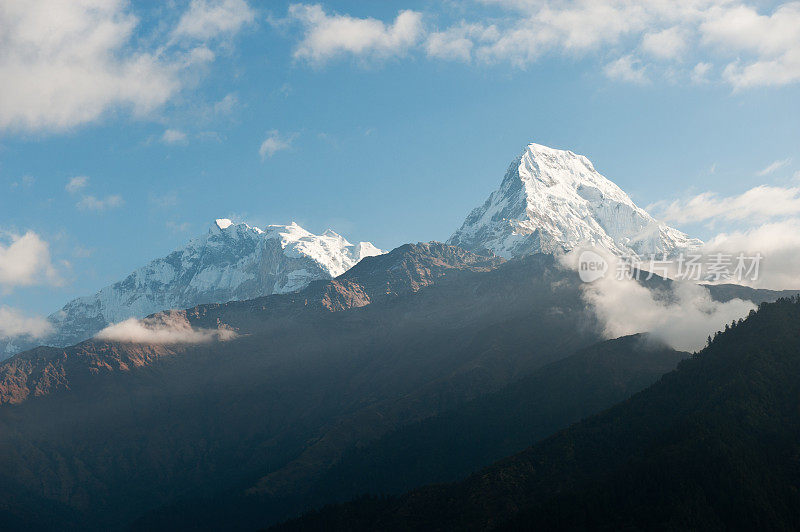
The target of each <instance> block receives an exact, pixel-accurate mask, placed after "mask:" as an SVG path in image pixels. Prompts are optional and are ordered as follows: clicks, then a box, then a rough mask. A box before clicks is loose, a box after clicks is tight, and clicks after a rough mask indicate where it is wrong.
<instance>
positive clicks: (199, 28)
mask: <svg viewBox="0 0 800 532" xmlns="http://www.w3.org/2000/svg"><path fill="white" fill-rule="evenodd" d="M48 4H49V5H48ZM543 6H544V4H542V3H541V2H537V1H534V0H530V1H527V0H507V1H505V0H484V1H477V0H476V1H467V2H448V1H442V2H391V3H390V2H324V3H321V4H294V5H293V6H292V4H290V3H286V2H280V1H270V2H249V3H247V2H244V1H243V0H223V1H212V0H208V1H198V0H194V1H193V2H177V1H176V2H170V3H165V4H160V3H159V4H150V3H137V2H130V3H127V2H122V1H120V2H103V3H99V4H97V5H92V2H91V1H88V0H87V2H75V3H74V4H73V3H64V2H56V3H55V4H53V3H49V2H48V1H46V0H41V1H37V2H25V3H20V4H16V3H15V2H10V3H9V6H8V7H4V8H0V34H2V33H4V32H5V33H7V34H8V35H10V36H11V38H10V43H11V44H10V45H9V46H8V47H7V49H6V51H5V52H4V54H5V55H4V56H2V57H0V77H2V78H3V79H4V83H3V85H5V87H4V88H0V102H3V101H4V102H5V103H0V246H2V247H0V263H2V261H3V260H4V259H3V256H4V255H3V254H4V253H5V257H6V258H5V260H6V262H8V261H9V260H10V259H9V258H8V257H10V256H11V255H10V252H9V251H8V250H9V249H11V246H12V245H14V242H17V241H18V240H19V239H20V238H21V237H22V236H23V235H25V234H33V235H34V236H35V237H36V241H34V240H33V239H32V238H29V239H28V240H25V241H23V242H22V244H19V245H18V247H17V248H16V249H17V251H18V252H19V253H20V256H21V257H23V258H28V259H30V261H29V263H28V264H27V266H25V265H22V266H20V267H19V268H16V269H15V268H12V267H11V266H8V264H7V265H6V266H5V271H4V267H3V266H2V264H0V306H4V307H6V308H9V309H14V310H15V312H20V313H22V314H24V315H27V316H34V315H37V314H47V313H49V312H51V311H53V310H55V309H57V308H59V307H60V306H61V305H63V303H65V302H66V301H67V300H69V299H71V298H73V297H76V296H79V295H86V294H90V293H93V292H94V291H96V290H97V289H99V288H101V287H102V286H104V285H106V284H108V283H111V282H113V281H116V280H118V279H120V278H121V277H123V276H124V275H125V274H127V273H128V272H130V271H131V270H133V269H134V268H136V267H138V266H140V265H143V264H144V263H146V262H147V261H149V260H150V259H152V258H155V257H158V256H162V255H164V254H166V253H168V252H169V251H170V250H171V249H173V248H175V247H177V246H179V245H181V244H183V243H185V242H186V241H187V240H188V239H189V238H191V237H192V236H195V235H198V234H200V233H202V232H205V231H206V230H207V228H208V227H209V226H210V224H211V223H212V221H213V220H214V219H215V218H218V217H230V218H234V219H238V220H242V221H247V222H249V223H251V224H254V225H265V224H269V223H280V224H284V223H289V222H290V221H293V220H294V221H297V222H298V223H300V224H301V225H303V226H304V227H306V228H307V229H309V230H311V231H313V232H321V231H323V230H325V229H326V228H328V227H330V228H332V229H334V230H335V231H337V232H339V233H342V234H344V235H345V236H347V237H348V238H349V239H350V240H355V241H358V240H369V241H372V242H374V243H375V244H376V245H378V246H380V247H382V248H385V249H388V248H392V247H395V246H397V245H400V244H402V243H404V242H412V241H427V240H445V239H447V237H448V236H449V235H450V234H451V233H452V232H453V230H454V229H456V228H457V227H458V226H459V225H460V224H461V222H462V221H463V219H464V217H465V216H466V214H467V213H468V212H469V210H470V209H472V208H473V207H475V206H477V205H478V204H480V203H481V202H483V201H484V199H485V197H486V196H487V195H488V194H489V193H490V192H491V191H492V190H493V189H494V188H496V187H497V186H498V184H499V182H500V180H501V178H502V176H503V174H504V172H505V170H506V168H507V166H508V164H509V163H510V162H511V160H512V159H513V158H514V157H515V156H516V155H518V153H519V152H520V151H521V149H522V147H523V146H524V145H525V144H526V143H528V142H537V143H542V144H546V145H549V146H552V147H557V148H564V149H570V150H572V151H575V152H577V153H581V154H584V155H586V156H587V157H589V158H590V159H591V160H592V161H593V162H594V164H595V166H596V167H597V169H598V170H599V171H600V172H601V173H603V174H604V175H606V176H607V177H609V178H610V179H612V180H613V181H614V182H616V183H617V184H618V185H620V186H621V187H622V188H623V189H624V190H625V191H627V192H628V193H629V194H630V195H631V196H632V197H633V199H634V201H636V202H637V203H638V204H639V205H640V206H648V205H651V204H654V205H653V209H654V210H655V211H657V212H656V213H655V214H664V215H665V216H666V215H669V216H672V218H673V220H672V223H673V225H676V226H678V227H679V228H681V229H683V230H685V231H687V232H689V233H691V234H692V236H698V237H700V238H703V239H712V238H714V237H715V235H718V234H719V233H728V234H730V233H731V232H732V231H739V232H741V234H742V235H748V234H751V235H752V234H755V233H747V231H755V230H757V229H759V228H763V227H764V226H765V224H770V223H772V224H775V223H788V224H792V223H795V221H796V216H795V215H796V214H797V213H798V212H800V208H799V207H798V205H800V199H798V198H799V197H800V193H798V190H797V186H798V185H800V182H799V181H798V177H797V171H798V170H800V149H799V144H798V140H800V90H799V87H798V83H800V4H798V3H788V4H779V3H763V2H761V3H756V2H744V1H742V2H737V1H733V2H723V1H714V0H687V1H685V2H678V3H671V2H669V3H667V2H665V3H663V5H662V4H661V3H660V2H649V3H647V4H642V5H641V6H637V5H636V4H635V3H630V2H621V1H615V0H599V1H597V2H553V3H551V4H550V7H543ZM642 6H649V7H646V8H645V7H642ZM38 7H40V8H41V10H37V9H36V8H38ZM49 17H53V18H52V20H51V19H50V18H49ZM54 21H55V22H54ZM54 24H55V28H56V30H55V31H52V28H53V27H54V26H53V25H54ZM47 28H50V29H48V30H47V31H45V30H46V29H47ZM65 43H66V44H65ZM770 167H771V168H770ZM766 170H769V171H766ZM76 178H77V179H76ZM70 184H71V185H70ZM760 185H768V186H769V188H767V189H764V188H763V187H762V188H760V189H759V188H756V187H758V186H760ZM754 189H755V192H753V190H754ZM748 191H750V192H749V194H750V195H749V196H747V195H746V196H742V195H743V194H747V193H748ZM704 193H713V194H716V195H708V194H706V195H704ZM775 197H779V198H780V199H781V202H785V203H786V204H785V205H783V203H781V206H780V208H778V209H777V210H775V202H774V201H772V200H771V199H770V198H775ZM692 201H694V203H691V202H692ZM675 202H677V203H675ZM737 209H738V210H737ZM734 211H735V213H739V214H734V215H730V214H726V213H729V212H734ZM778 211H779V212H778ZM687 213H688V214H687ZM787 227H794V226H792V225H782V226H779V227H778V229H777V230H778V231H786V230H787ZM777 236H778V237H780V233H778V235H777ZM26 243H27V244H26ZM23 244H25V245H31V246H32V248H31V250H28V249H27V248H25V249H23ZM23 251H24V252H25V253H23ZM23 266H24V267H23ZM25 268H28V269H27V270H26V269H25ZM15 276H16V277H15Z"/></svg>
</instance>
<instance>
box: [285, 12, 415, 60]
mask: <svg viewBox="0 0 800 532" xmlns="http://www.w3.org/2000/svg"><path fill="white" fill-rule="evenodd" d="M289 18H290V19H292V20H295V21H297V22H299V23H300V24H302V25H303V27H304V36H303V39H302V41H301V42H300V43H299V44H298V45H297V47H296V48H295V51H294V57H295V58H297V59H302V60H306V61H309V62H311V63H316V64H320V63H324V62H325V61H327V60H329V59H332V58H334V57H337V56H341V55H348V54H349V55H352V56H355V57H360V58H377V59H381V58H387V57H392V56H397V55H402V54H404V53H405V52H406V51H407V50H408V49H409V48H410V47H411V46H413V45H414V44H416V43H417V42H418V41H419V39H420V37H421V36H422V33H423V28H422V14H421V13H418V12H416V11H410V10H405V11H401V12H400V13H399V14H398V15H397V18H395V20H394V22H393V23H392V24H388V25H387V24H385V23H384V22H382V21H380V20H377V19H374V18H356V17H351V16H348V15H338V14H332V15H329V14H328V13H326V12H325V10H324V9H323V8H322V7H321V6H319V5H305V4H293V5H292V6H290V7H289Z"/></svg>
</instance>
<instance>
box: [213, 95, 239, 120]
mask: <svg viewBox="0 0 800 532" xmlns="http://www.w3.org/2000/svg"><path fill="white" fill-rule="evenodd" d="M237 103H239V98H238V97H237V96H236V95H235V94H233V93H229V94H226V95H225V97H224V98H222V99H221V100H220V101H218V102H216V103H215V104H214V112H215V113H217V114H220V115H226V114H229V113H230V112H231V111H233V108H234V107H236V104H237Z"/></svg>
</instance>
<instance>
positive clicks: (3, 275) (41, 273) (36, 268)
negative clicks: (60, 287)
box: [0, 231, 61, 292]
mask: <svg viewBox="0 0 800 532" xmlns="http://www.w3.org/2000/svg"><path fill="white" fill-rule="evenodd" d="M4 241H5V242H4ZM60 282H61V279H60V277H59V275H58V272H57V271H56V268H55V267H54V266H53V263H52V262H51V260H50V247H49V245H48V244H47V242H45V241H44V240H43V239H42V238H41V237H40V236H39V235H37V234H36V233H34V232H33V231H28V232H27V233H25V234H24V235H22V236H20V235H16V234H13V233H5V234H2V233H0V292H8V291H10V290H12V289H13V288H15V287H17V286H31V285H37V284H52V285H57V284H59V283H60Z"/></svg>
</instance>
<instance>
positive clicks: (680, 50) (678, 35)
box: [642, 26, 688, 59]
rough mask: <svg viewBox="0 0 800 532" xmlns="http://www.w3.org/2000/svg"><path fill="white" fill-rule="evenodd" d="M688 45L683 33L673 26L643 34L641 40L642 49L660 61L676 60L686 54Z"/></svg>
mask: <svg viewBox="0 0 800 532" xmlns="http://www.w3.org/2000/svg"><path fill="white" fill-rule="evenodd" d="M687 47H688V44H687V42H686V36H685V35H684V31H683V30H682V29H681V28H679V27H677V26H673V27H672V28H667V29H665V30H661V31H657V32H652V33H645V35H644V37H643V38H642V49H643V50H644V51H645V52H647V53H648V54H650V55H652V56H655V57H658V58H660V59H677V58H680V57H682V56H683V54H684V53H685V52H686V48H687Z"/></svg>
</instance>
